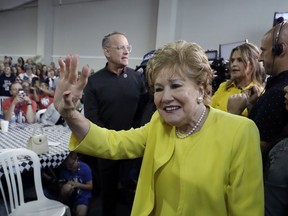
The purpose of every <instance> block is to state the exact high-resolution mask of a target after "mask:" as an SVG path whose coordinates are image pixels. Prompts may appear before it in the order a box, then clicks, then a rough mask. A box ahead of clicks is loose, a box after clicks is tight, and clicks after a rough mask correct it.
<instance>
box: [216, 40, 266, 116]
mask: <svg viewBox="0 0 288 216" xmlns="http://www.w3.org/2000/svg"><path fill="white" fill-rule="evenodd" d="M259 57H260V51H259V49H258V47H257V46H256V45H254V44H252V43H243V44H241V45H239V46H237V47H235V48H233V49H232V51H231V54H230V59H229V72H230V79H229V80H227V81H225V82H223V83H221V84H220V86H219V88H218V89H217V91H216V92H215V93H214V95H213V96H212V104H211V106H212V107H214V108H217V109H220V110H223V111H226V112H227V110H228V111H229V108H227V105H228V99H229V97H230V96H232V95H235V94H241V93H248V92H246V91H247V90H248V89H250V88H252V86H255V87H256V88H257V89H258V90H259V92H261V91H263V89H264V87H263V83H264V77H265V73H264V69H263V67H261V64H260V63H259ZM242 115H243V116H246V117H247V116H248V110H247V109H245V110H244V111H243V112H242Z"/></svg>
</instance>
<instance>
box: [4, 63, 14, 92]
mask: <svg viewBox="0 0 288 216" xmlns="http://www.w3.org/2000/svg"><path fill="white" fill-rule="evenodd" d="M15 79H16V77H15V76H14V75H13V74H12V73H11V68H10V67H8V66H7V67H5V69H4V72H3V73H2V74H0V96H11V94H10V91H9V90H10V86H11V84H12V83H13V82H15Z"/></svg>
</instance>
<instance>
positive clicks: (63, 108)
mask: <svg viewBox="0 0 288 216" xmlns="http://www.w3.org/2000/svg"><path fill="white" fill-rule="evenodd" d="M78 58H79V57H78V55H68V56H66V58H65V61H64V60H63V59H62V58H59V60H58V63H59V65H60V77H59V79H58V82H57V87H56V91H55V95H54V105H55V108H56V109H57V111H58V112H59V113H60V114H61V116H63V117H64V118H65V117H69V116H70V115H71V111H74V110H75V108H76V104H77V102H78V100H79V99H80V98H81V97H82V92H83V89H84V87H85V85H86V83H87V80H88V76H89V73H90V69H89V66H88V65H85V66H83V68H82V73H81V75H80V78H79V79H78V60H79V59H78Z"/></svg>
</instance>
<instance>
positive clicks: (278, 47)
mask: <svg viewBox="0 0 288 216" xmlns="http://www.w3.org/2000/svg"><path fill="white" fill-rule="evenodd" d="M282 52H283V46H282V44H279V43H277V44H275V45H274V47H273V48H272V53H273V55H274V56H279V55H281V53H282Z"/></svg>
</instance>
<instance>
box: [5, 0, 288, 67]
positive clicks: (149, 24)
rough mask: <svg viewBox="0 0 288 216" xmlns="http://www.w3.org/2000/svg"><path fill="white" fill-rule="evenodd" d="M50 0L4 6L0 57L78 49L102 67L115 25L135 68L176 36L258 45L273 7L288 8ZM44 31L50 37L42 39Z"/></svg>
mask: <svg viewBox="0 0 288 216" xmlns="http://www.w3.org/2000/svg"><path fill="white" fill-rule="evenodd" d="M41 1H47V0H39V4H42V3H43V2H41ZM49 1H50V0H49ZM51 2H52V8H53V10H51V8H50V9H49V10H47V11H44V12H43V7H42V10H40V9H41V7H39V8H40V9H38V8H37V7H36V6H33V5H32V6H30V7H23V8H22V9H18V10H12V11H6V12H0V25H1V26H2V29H1V33H0V41H1V42H0V59H1V58H2V57H3V56H4V55H10V56H13V57H14V58H15V60H16V57H18V56H23V57H24V58H25V59H26V58H27V57H28V56H35V55H37V54H39V53H41V54H42V55H44V57H43V56H42V57H43V61H45V62H44V63H49V62H48V61H50V60H53V61H57V58H58V57H59V56H65V55H66V54H70V53H78V54H79V55H80V57H81V59H80V66H82V65H83V64H86V63H88V64H89V65H90V66H91V67H92V68H94V69H95V70H98V69H100V68H102V67H103V66H104V64H105V62H106V61H105V59H104V58H103V54H102V49H101V40H102V38H103V36H104V35H105V34H106V33H108V32H111V31H115V30H117V31H122V32H125V33H126V34H127V36H128V40H129V42H130V43H131V44H132V45H133V51H132V53H131V55H130V62H129V65H130V67H132V68H134V67H135V66H136V65H139V64H140V62H141V59H142V57H143V55H144V54H145V53H146V52H148V51H150V50H152V49H154V48H155V47H156V48H157V47H158V46H161V45H163V44H165V43H167V42H170V41H173V40H177V39H185V40H188V41H195V42H197V43H199V44H200V45H201V46H202V47H203V48H204V49H218V46H219V44H220V43H229V42H233V41H239V40H243V39H248V40H249V41H250V42H253V43H255V44H257V45H258V46H259V45H260V42H261V37H262V35H263V34H264V33H265V32H266V31H267V30H268V29H269V28H270V27H272V23H273V14H274V12H275V11H288V1H286V0H285V1H284V0H274V1H271V0H269V1H268V0H241V1H239V0H217V1H215V0H91V1H81V0H62V1H61V2H62V5H58V3H59V0H54V1H52V0H51ZM77 2H80V3H77ZM46 3H47V2H46ZM39 11H41V13H40V14H38V13H39ZM42 13H49V14H48V15H47V14H45V15H43V16H42ZM49 22H52V23H49ZM47 23H48V24H47ZM46 25H48V28H47V26H46ZM45 26H46V27H45ZM42 27H43V28H44V30H41V28H42ZM45 29H46V33H45ZM47 29H48V30H49V31H48V32H47ZM43 32H44V33H45V35H47V37H48V38H47V39H43V41H41V39H42V35H41V34H43ZM50 35H51V36H50ZM39 43H40V44H41V43H42V44H44V46H43V47H44V49H45V47H46V49H48V50H51V51H50V55H49V56H47V52H45V50H44V51H43V50H42V51H41V45H39ZM39 47H40V48H39ZM48 53H49V52H48Z"/></svg>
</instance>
